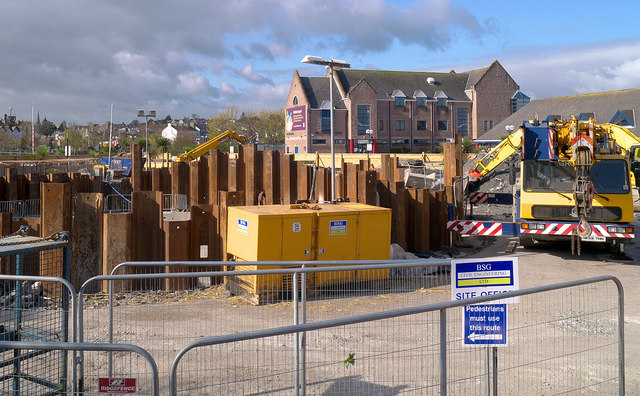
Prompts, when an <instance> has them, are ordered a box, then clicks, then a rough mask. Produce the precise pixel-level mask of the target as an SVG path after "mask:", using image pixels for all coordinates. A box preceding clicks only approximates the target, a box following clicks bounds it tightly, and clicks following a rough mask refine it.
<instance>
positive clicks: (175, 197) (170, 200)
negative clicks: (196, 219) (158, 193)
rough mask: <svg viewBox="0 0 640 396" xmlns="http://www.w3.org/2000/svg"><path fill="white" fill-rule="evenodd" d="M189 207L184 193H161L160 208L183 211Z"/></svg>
mask: <svg viewBox="0 0 640 396" xmlns="http://www.w3.org/2000/svg"><path fill="white" fill-rule="evenodd" d="M189 207H190V206H189V200H188V199H187V196H186V195H185V194H162V210H165V211H179V212H185V211H188V210H189Z"/></svg>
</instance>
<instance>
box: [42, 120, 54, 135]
mask: <svg viewBox="0 0 640 396" xmlns="http://www.w3.org/2000/svg"><path fill="white" fill-rule="evenodd" d="M39 131H40V133H41V134H42V135H44V136H51V135H53V133H54V132H55V131H56V124H54V123H53V122H51V121H49V120H47V119H46V118H45V119H44V121H42V122H41V123H40V129H39Z"/></svg>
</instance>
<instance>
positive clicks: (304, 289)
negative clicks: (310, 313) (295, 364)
mask: <svg viewBox="0 0 640 396" xmlns="http://www.w3.org/2000/svg"><path fill="white" fill-rule="evenodd" d="M302 268H306V264H302ZM301 289H302V318H301V320H302V323H307V273H306V272H303V273H302V287H301ZM301 343H302V362H301V364H302V370H301V373H302V394H303V395H306V394H307V332H306V331H303V332H302V340H301Z"/></svg>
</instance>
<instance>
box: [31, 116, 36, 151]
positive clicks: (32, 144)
mask: <svg viewBox="0 0 640 396" xmlns="http://www.w3.org/2000/svg"><path fill="white" fill-rule="evenodd" d="M35 137H36V130H35V127H34V125H33V106H31V154H33V153H35V152H36V147H35V141H36V139H35Z"/></svg>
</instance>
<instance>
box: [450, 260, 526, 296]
mask: <svg viewBox="0 0 640 396" xmlns="http://www.w3.org/2000/svg"><path fill="white" fill-rule="evenodd" d="M514 290H520V283H519V282H518V258H517V257H504V258H502V257H500V258H483V259H462V260H452V261H451V300H453V301H457V300H464V299H467V298H474V297H481V296H488V295H492V294H500V293H506V292H508V291H514ZM517 302H519V298H518V297H512V298H508V299H505V300H498V301H492V303H493V304H504V303H507V304H509V303H517Z"/></svg>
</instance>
